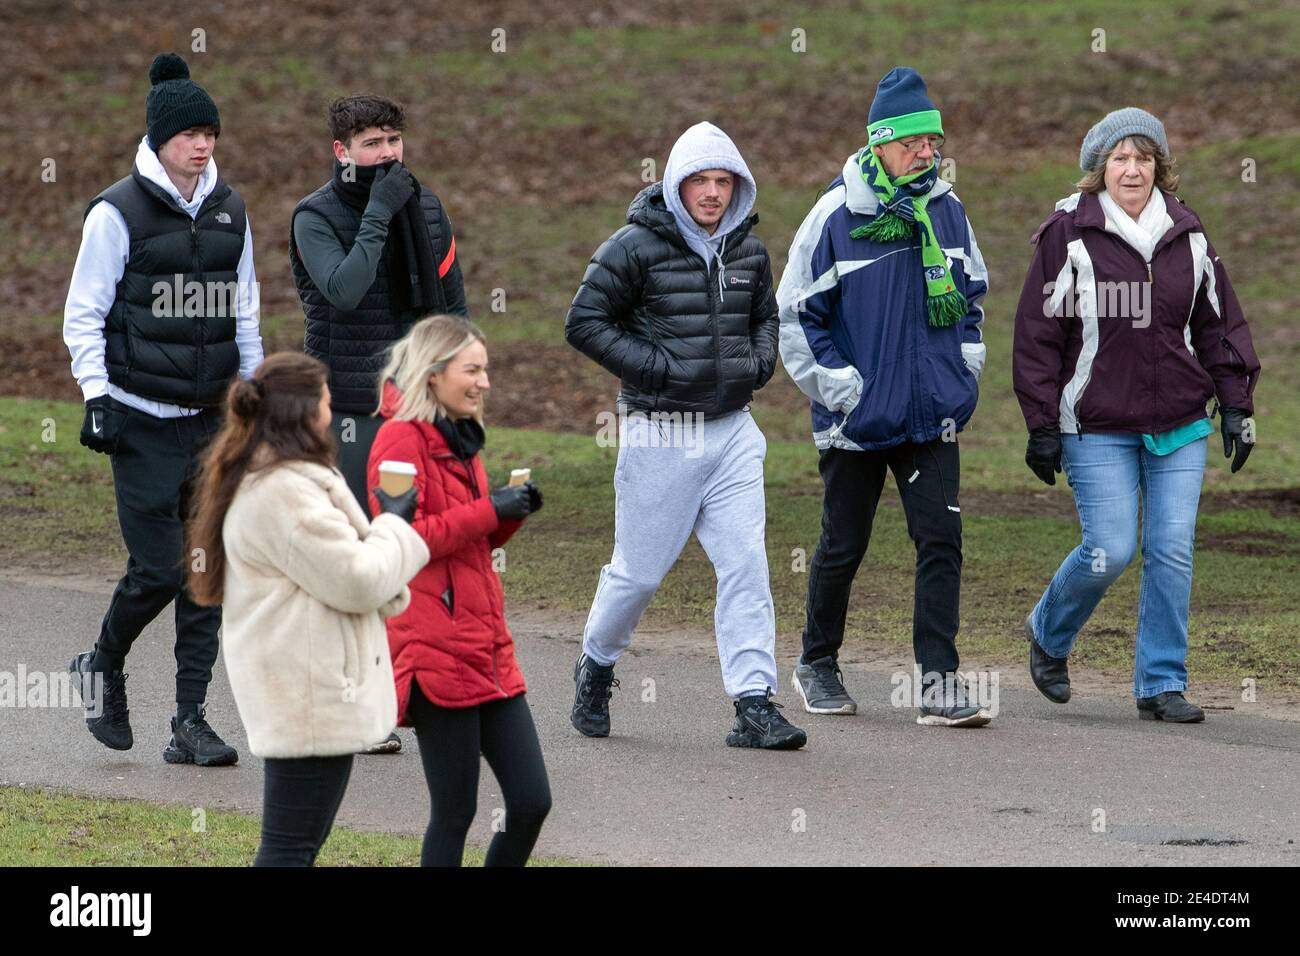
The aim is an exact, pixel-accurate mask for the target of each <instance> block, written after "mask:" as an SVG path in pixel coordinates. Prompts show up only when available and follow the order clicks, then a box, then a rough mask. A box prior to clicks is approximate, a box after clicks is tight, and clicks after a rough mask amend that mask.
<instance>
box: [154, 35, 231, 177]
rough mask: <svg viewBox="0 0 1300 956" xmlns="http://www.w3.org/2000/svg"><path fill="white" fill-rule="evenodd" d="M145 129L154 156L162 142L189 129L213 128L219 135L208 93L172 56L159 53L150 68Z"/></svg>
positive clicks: (215, 114) (217, 123)
mask: <svg viewBox="0 0 1300 956" xmlns="http://www.w3.org/2000/svg"><path fill="white" fill-rule="evenodd" d="M149 83H150V84H151V86H150V88H149V96H148V98H147V99H146V100H145V105H144V113H145V126H146V129H147V131H148V133H149V145H150V146H152V147H153V151H154V152H155V153H156V152H158V150H159V149H161V148H162V145H163V143H165V142H167V140H169V139H171V138H172V137H173V136H175V135H176V134H177V133H179V132H181V131H182V130H187V129H189V128H190V127H191V126H212V127H214V128H215V129H216V132H217V135H218V136H220V135H221V117H220V116H219V115H218V114H217V104H216V103H214V102H212V97H210V96H208V91H207V90H205V89H204V88H203V87H201V86H199V84H197V83H195V82H194V81H193V80H191V79H190V68H189V67H188V66H186V65H185V61H184V60H183V59H181V58H180V57H179V56H177V55H176V54H175V53H159V54H158V55H157V56H156V57H154V61H153V64H152V65H151V66H150V67H149Z"/></svg>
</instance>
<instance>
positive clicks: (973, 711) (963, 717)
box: [916, 674, 993, 727]
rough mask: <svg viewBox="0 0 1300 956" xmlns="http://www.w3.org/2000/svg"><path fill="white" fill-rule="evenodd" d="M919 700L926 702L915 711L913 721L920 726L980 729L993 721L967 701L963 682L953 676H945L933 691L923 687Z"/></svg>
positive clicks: (965, 687)
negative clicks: (931, 701) (914, 719)
mask: <svg viewBox="0 0 1300 956" xmlns="http://www.w3.org/2000/svg"><path fill="white" fill-rule="evenodd" d="M921 693H922V697H921V699H922V700H923V701H930V700H931V698H933V703H926V704H925V705H924V706H922V707H921V708H919V709H918V711H917V715H916V722H917V723H918V724H920V725H922V726H923V727H983V726H984V725H985V724H987V723H989V721H991V720H992V719H993V715H992V714H990V713H989V712H988V711H987V710H985V709H984V708H983V707H981V706H979V704H978V703H976V702H974V701H972V700H971V695H970V688H968V687H967V686H966V681H965V680H963V679H962V678H960V677H958V676H957V675H956V674H948V675H946V676H945V678H944V682H943V683H942V684H940V685H935V688H934V689H931V688H929V687H927V688H925V689H924V690H923V691H922V692H921Z"/></svg>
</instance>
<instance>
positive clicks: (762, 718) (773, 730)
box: [727, 687, 808, 750]
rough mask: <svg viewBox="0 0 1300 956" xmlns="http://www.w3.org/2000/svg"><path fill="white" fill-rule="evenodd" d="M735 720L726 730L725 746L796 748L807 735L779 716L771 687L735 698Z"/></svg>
mask: <svg viewBox="0 0 1300 956" xmlns="http://www.w3.org/2000/svg"><path fill="white" fill-rule="evenodd" d="M735 707H736V722H735V724H734V725H732V728H731V733H729V734H727V746H728V747H761V748H763V749H764V750H798V749H799V748H800V747H802V746H803V745H804V744H806V743H807V742H808V735H807V734H806V733H804V732H803V731H802V730H800V729H799V728H798V727H796V726H795V725H794V724H792V723H790V721H788V720H786V719H785V718H784V717H782V716H781V710H780V707H781V705H780V704H778V703H777V702H776V701H774V700H773V699H772V688H770V687H769V688H768V689H767V690H766V691H764V692H763V693H762V694H753V695H751V696H749V697H742V698H740V700H738V701H736V702H735Z"/></svg>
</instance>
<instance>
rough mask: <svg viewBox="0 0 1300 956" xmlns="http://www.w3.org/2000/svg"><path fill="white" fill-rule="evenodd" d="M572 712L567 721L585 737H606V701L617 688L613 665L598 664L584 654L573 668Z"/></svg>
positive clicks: (607, 728)
mask: <svg viewBox="0 0 1300 956" xmlns="http://www.w3.org/2000/svg"><path fill="white" fill-rule="evenodd" d="M573 683H574V693H573V710H571V711H570V712H569V722H570V723H571V724H573V726H574V727H575V728H577V730H578V731H579V732H581V733H582V734H584V735H585V736H587V737H608V736H609V699H610V698H611V697H613V696H614V691H613V688H615V687H617V686H618V678H617V677H615V676H614V666H613V665H612V664H611V665H609V666H608V667H606V666H603V665H601V664H597V663H596V662H595V661H593V660H592V659H591V658H590V657H588V656H587V655H586V654H582V655H580V656H579V657H578V662H577V663H576V664H574V665H573Z"/></svg>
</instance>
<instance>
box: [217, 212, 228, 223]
mask: <svg viewBox="0 0 1300 956" xmlns="http://www.w3.org/2000/svg"><path fill="white" fill-rule="evenodd" d="M217 222H224V223H225V224H226V225H230V213H228V212H219V213H217Z"/></svg>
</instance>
